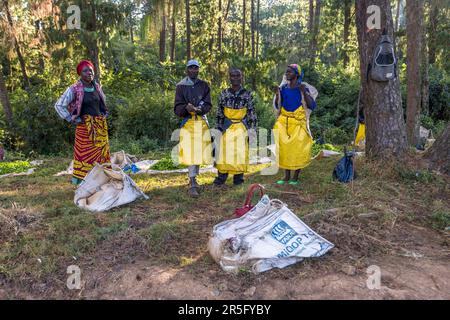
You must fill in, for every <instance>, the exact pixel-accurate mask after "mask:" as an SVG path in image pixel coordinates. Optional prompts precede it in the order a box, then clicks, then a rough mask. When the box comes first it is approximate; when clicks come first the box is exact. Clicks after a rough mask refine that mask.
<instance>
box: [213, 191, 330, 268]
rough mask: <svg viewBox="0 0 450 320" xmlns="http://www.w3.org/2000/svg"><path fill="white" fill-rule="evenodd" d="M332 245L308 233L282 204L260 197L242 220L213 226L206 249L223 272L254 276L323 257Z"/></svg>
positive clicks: (303, 225) (301, 223) (307, 229)
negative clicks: (244, 271) (246, 270)
mask: <svg viewBox="0 0 450 320" xmlns="http://www.w3.org/2000/svg"><path fill="white" fill-rule="evenodd" d="M333 247H334V245H333V244H332V243H331V242H329V241H327V240H326V239H324V238H322V237H321V236H320V235H318V234H317V233H315V232H314V231H313V230H311V229H310V228H309V227H308V226H307V225H306V224H305V223H304V222H303V221H301V220H300V219H299V218H298V217H297V216H296V215H295V214H294V213H293V212H292V211H291V210H290V209H289V208H288V207H287V206H286V204H284V203H283V202H281V201H280V200H270V199H269V197H268V196H267V195H264V196H263V197H262V198H261V200H260V201H259V202H258V204H257V205H256V206H255V207H253V209H252V210H250V211H249V212H248V213H247V214H245V215H244V216H242V217H240V218H237V219H232V220H228V221H224V222H222V223H219V224H217V225H216V226H214V229H213V233H212V236H211V237H210V239H209V242H208V249H209V252H210V254H211V256H212V257H213V258H214V260H215V261H216V262H217V263H218V264H219V265H220V266H221V267H222V269H223V270H224V271H229V272H238V271H239V270H240V269H241V268H249V269H251V270H252V271H253V272H254V273H259V272H263V271H266V270H270V269H272V268H284V267H286V266H288V265H291V264H294V263H296V262H299V261H301V260H303V259H304V258H310V257H319V256H322V255H324V254H325V253H326V252H327V251H328V250H330V249H331V248H333Z"/></svg>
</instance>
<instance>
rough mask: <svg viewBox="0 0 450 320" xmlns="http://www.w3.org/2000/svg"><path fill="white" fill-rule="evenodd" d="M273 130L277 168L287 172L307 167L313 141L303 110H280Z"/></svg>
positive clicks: (301, 108)
mask: <svg viewBox="0 0 450 320" xmlns="http://www.w3.org/2000/svg"><path fill="white" fill-rule="evenodd" d="M273 129H274V136H275V143H276V148H277V149H276V150H277V151H276V154H277V163H278V166H279V167H280V168H282V169H287V170H298V169H303V168H305V167H307V166H308V165H309V164H310V162H311V148H312V145H313V139H312V137H311V135H310V134H309V131H308V127H307V120H306V113H305V109H304V108H303V107H302V106H300V107H299V108H298V109H297V110H295V111H293V112H289V111H286V110H285V109H284V108H281V114H280V116H279V117H278V119H277V121H276V122H275V126H274V127H273Z"/></svg>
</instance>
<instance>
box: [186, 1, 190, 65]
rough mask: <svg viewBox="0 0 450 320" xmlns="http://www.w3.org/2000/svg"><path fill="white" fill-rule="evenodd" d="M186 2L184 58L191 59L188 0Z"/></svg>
mask: <svg viewBox="0 0 450 320" xmlns="http://www.w3.org/2000/svg"><path fill="white" fill-rule="evenodd" d="M185 3H186V58H187V60H190V59H191V8H190V4H189V0H186V1H185Z"/></svg>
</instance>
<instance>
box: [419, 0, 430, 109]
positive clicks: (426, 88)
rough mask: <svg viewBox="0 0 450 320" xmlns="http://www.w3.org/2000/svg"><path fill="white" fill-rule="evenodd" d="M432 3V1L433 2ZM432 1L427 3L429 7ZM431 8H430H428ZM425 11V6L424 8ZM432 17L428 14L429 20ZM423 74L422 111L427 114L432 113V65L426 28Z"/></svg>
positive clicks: (423, 42)
mask: <svg viewBox="0 0 450 320" xmlns="http://www.w3.org/2000/svg"><path fill="white" fill-rule="evenodd" d="M431 1H432V0H431ZM429 3H430V1H427V4H428V5H429ZM428 7H429V6H428ZM424 9H425V6H424ZM429 17H430V15H429V14H428V20H429ZM423 25H424V26H425V25H427V22H426V18H425V10H424V20H423ZM421 60H422V61H421V68H422V70H421V74H422V103H421V106H420V110H423V111H424V112H425V113H426V114H429V112H430V75H429V69H430V64H429V62H428V39H427V33H426V30H425V28H423V30H422V54H421Z"/></svg>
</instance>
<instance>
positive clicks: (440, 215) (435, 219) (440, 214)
mask: <svg viewBox="0 0 450 320" xmlns="http://www.w3.org/2000/svg"><path fill="white" fill-rule="evenodd" d="M430 220H431V224H432V226H433V227H434V228H435V229H437V230H444V229H445V228H447V227H449V226H450V212H449V211H448V210H447V211H445V210H440V211H435V212H434V213H433V215H432V216H431V219H430Z"/></svg>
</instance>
